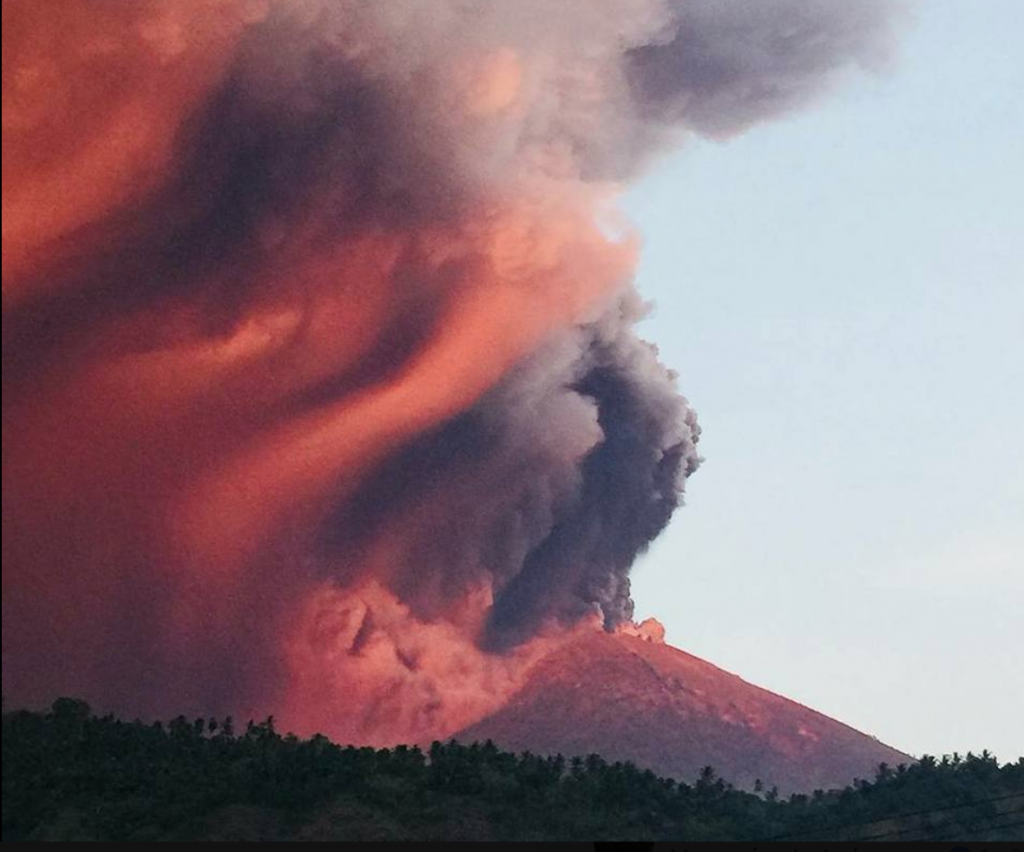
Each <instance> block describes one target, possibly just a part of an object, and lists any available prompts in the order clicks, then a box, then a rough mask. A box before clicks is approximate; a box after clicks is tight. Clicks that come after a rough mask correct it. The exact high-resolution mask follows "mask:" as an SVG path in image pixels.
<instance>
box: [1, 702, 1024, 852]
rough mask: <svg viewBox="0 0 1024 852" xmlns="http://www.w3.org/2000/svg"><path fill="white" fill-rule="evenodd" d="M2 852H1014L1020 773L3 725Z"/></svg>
mask: <svg viewBox="0 0 1024 852" xmlns="http://www.w3.org/2000/svg"><path fill="white" fill-rule="evenodd" d="M2 762H3V798H2V806H3V840H4V841H18V840H110V841H121V840H134V841H138V840H216V839H220V840H289V839H304V840H522V841H527V840H608V841H615V840H672V839H686V840H693V841H698V840H753V841H758V840H761V841H764V840H770V839H790V838H792V839H799V840H818V839H827V840H833V841H834V840H862V839H863V840H868V839H877V840H889V839H892V840H916V839H936V840H945V839H953V840H960V841H963V840H972V839H977V840H987V841H995V840H1011V839H1019V838H1020V837H1022V836H1024V828H1022V827H1021V826H1024V758H1022V759H1020V760H1018V761H1017V762H1016V763H1009V764H1005V765H1001V764H1000V763H999V761H998V760H996V758H995V757H994V756H993V755H991V754H989V753H987V752H985V753H983V754H981V755H973V754H969V755H966V756H960V755H950V756H946V757H943V758H941V759H936V758H933V757H925V758H922V759H921V760H919V761H917V762H916V763H913V764H911V765H909V766H897V767H889V766H885V765H882V766H880V767H878V771H877V773H876V774H875V777H874V778H872V779H864V780H858V781H856V782H854V783H853V784H851V785H850V786H849V787H847V788H845V789H842V790H832V791H821V790H819V791H816V792H815V793H813V794H812V795H793V796H789V797H785V798H784V797H782V796H780V795H779V794H778V791H777V790H775V789H773V788H772V787H771V786H770V783H769V782H770V779H769V780H767V781H766V782H765V783H759V784H758V785H757V786H756V788H755V790H754V791H744V790H737V789H734V788H733V787H732V786H731V785H730V784H728V783H727V782H726V781H724V780H723V779H721V778H719V777H718V776H717V775H716V773H715V771H714V770H713V769H712V768H711V767H707V768H705V769H704V771H703V772H701V774H700V775H699V777H698V778H696V779H688V780H687V781H685V782H683V781H676V780H672V779H668V778H660V777H658V776H656V775H655V774H654V773H653V772H650V771H648V770H643V769H640V768H638V767H636V766H634V765H633V764H631V763H621V762H615V763H610V762H607V761H605V760H603V759H602V758H601V757H599V756H597V755H591V756H589V757H586V758H579V757H573V758H564V757H562V756H540V755H535V754H530V753H523V754H511V753H509V752H506V751H503V750H501V749H500V748H498V747H497V746H495V745H494V744H493V743H491V742H485V743H472V744H462V743H457V742H448V743H441V742H435V743H434V744H433V745H432V746H430V748H429V749H421V748H418V747H416V746H398V747H395V748H391V749H374V748H368V747H363V748H357V747H353V746H339V745H336V744H334V743H332V742H330V741H329V740H328V739H327V738H326V737H323V736H314V737H312V738H310V739H300V738H298V737H296V736H294V735H291V734H285V735H282V734H281V733H279V732H278V731H277V729H276V726H275V724H274V720H273V718H269V719H266V720H264V721H263V722H260V723H255V722H248V723H246V724H245V725H244V726H241V727H239V726H236V724H235V722H234V720H232V719H230V718H228V719H186V718H184V717H178V718H177V719H174V720H172V721H171V722H169V723H166V724H163V723H159V722H158V723H153V724H147V723H143V722H138V721H134V722H125V721H121V720H119V719H116V718H114V717H113V716H104V717H97V716H95V715H93V713H92V712H91V710H90V708H89V706H88V705H87V704H85V703H84V702H82V701H77V700H74V699H60V700H59V701H57V702H55V703H54V705H53V706H52V708H51V709H50V710H49V711H48V712H29V711H24V710H21V711H16V712H11V713H7V712H5V713H4V715H3V752H2Z"/></svg>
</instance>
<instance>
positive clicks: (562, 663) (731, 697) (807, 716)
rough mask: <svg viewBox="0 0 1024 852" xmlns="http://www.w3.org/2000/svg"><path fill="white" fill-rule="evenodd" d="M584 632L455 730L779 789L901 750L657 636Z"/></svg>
mask: <svg viewBox="0 0 1024 852" xmlns="http://www.w3.org/2000/svg"><path fill="white" fill-rule="evenodd" d="M637 633H638V634H639V635H626V634H623V633H617V634H610V633H601V632H594V633H587V634H583V635H581V636H579V637H578V638H576V639H574V640H573V641H571V642H569V643H568V644H565V645H562V646H560V647H559V648H557V649H556V650H554V651H553V652H552V653H550V654H548V655H547V656H546V657H544V658H542V659H541V660H540V661H539V662H538V663H537V664H536V665H535V666H534V667H533V669H532V670H531V672H530V674H529V676H528V677H527V679H526V681H525V683H524V685H523V687H522V688H521V689H520V690H519V691H518V692H517V693H516V694H514V695H513V696H512V697H511V698H510V700H509V701H508V702H506V703H505V705H504V706H503V707H502V708H501V709H500V710H498V711H497V712H495V713H493V714H492V715H491V716H489V717H487V718H485V719H483V720H481V721H480V722H478V723H476V724H474V725H471V726H470V727H468V728H466V729H464V730H463V731H461V732H460V733H459V734H457V735H456V736H455V739H457V740H459V741H461V742H474V741H484V740H492V741H494V742H495V743H496V744H497V745H499V746H501V747H503V748H506V749H510V750H514V751H531V752H534V753H538V754H556V753H558V754H562V755H565V756H567V757H568V756H586V755H589V754H599V755H601V756H602V757H603V758H604V759H605V760H608V761H619V760H621V761H632V762H633V763H635V764H637V765H638V766H640V767H643V768H647V769H651V770H653V771H654V772H656V773H658V774H659V775H663V776H667V777H671V778H675V779H677V780H679V781H685V782H691V781H693V780H694V779H696V777H697V776H698V774H699V773H700V772H701V770H702V768H703V767H705V766H711V767H712V768H713V769H714V770H715V772H716V773H717V774H718V776H720V777H722V778H723V779H725V780H726V781H728V782H730V783H732V784H734V785H735V786H737V787H740V788H747V789H749V788H752V787H753V786H754V785H755V783H756V782H757V781H761V782H762V784H763V785H764V786H765V788H766V789H770V788H771V787H773V786H774V787H777V788H778V789H779V791H780V792H781V793H783V794H788V793H794V792H810V791H812V790H817V789H833V788H837V787H844V786H846V785H848V784H849V783H850V782H851V781H853V780H854V779H855V778H872V777H874V773H875V769H876V768H877V767H878V765H879V764H881V763H887V764H889V765H890V766H897V765H899V764H901V763H909V762H911V760H912V758H910V757H909V756H908V755H906V754H903V753H902V752H900V751H897V750H896V749H894V748H891V747H889V746H887V745H884V744H883V743H881V742H879V741H878V740H876V739H874V738H873V737H870V736H868V735H866V734H863V733H861V732H859V731H856V730H854V729H853V728H851V727H849V726H847V725H844V724H842V723H841V722H838V721H836V720H834V719H830V718H829V717H827V716H824V715H822V714H821V713H817V712H815V711H814V710H811V709H809V708H807V707H804V706H802V705H800V704H797V703H796V702H794V701H790V700H789V699H786V698H783V697H782V696H779V695H776V694H774V693H772V692H769V691H768V690H765V689H761V688H760V687H757V686H754V685H752V684H750V683H747V682H746V681H744V680H742V679H741V678H739V677H737V676H736V675H734V674H730V673H728V672H726V671H723V670H722V669H719V668H717V667H715V666H713V665H711V664H710V663H707V662H705V661H704V660H701V659H698V658H697V657H694V656H691V655H690V654H687V653H685V652H684V651H681V650H679V649H678V648H673V647H672V646H670V645H666V644H664V643H663V642H662V641H660V637H661V633H662V631H660V630H645V631H637Z"/></svg>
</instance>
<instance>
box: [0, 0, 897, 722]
mask: <svg viewBox="0 0 1024 852" xmlns="http://www.w3.org/2000/svg"><path fill="white" fill-rule="evenodd" d="M884 12H885V9H883V4H882V3H879V2H874V0H860V2H856V3H850V4H839V3H831V2H816V0H815V1H814V2H794V0H762V1H761V2H756V3H755V2H745V0H736V2H723V3H715V2H710V0H682V1H681V2H662V0H624V1H623V2H617V3H616V4H614V7H611V6H606V5H604V4H601V3H595V2H593V0H559V2H555V3H552V2H548V0H544V2H541V1H540V0H536V2H535V1H534V0H524V2H516V3H487V2H455V0H451V2H435V3H418V2H411V0H410V2H405V0H394V2H388V3H371V2H323V3H318V2H294V3H293V2H287V0H281V2H269V3H268V2H248V0H203V2H200V0H197V2H193V3H177V2H173V0H151V2H139V3H123V2H116V0H109V2H105V1H104V0H101V2H80V1H79V0H63V2H39V0H14V2H5V3H4V6H3V95H4V104H3V168H4V186H3V205H4V222H3V398H4V402H3V560H4V571H3V688H4V692H5V694H6V695H8V696H9V697H10V698H12V699H14V700H20V701H27V702H38V701H44V700H48V699H50V698H52V697H53V696H54V695H55V694H57V693H69V694H78V695H82V696H84V697H86V698H88V699H90V700H92V701H94V702H95V703H97V704H98V705H100V706H104V707H107V708H110V709H116V710H119V711H121V712H137V713H142V714H156V713H159V714H161V715H166V714H167V713H169V712H177V711H179V710H180V711H185V712H197V713H211V712H235V713H245V712H249V713H254V714H257V713H269V712H276V713H277V714H278V715H279V716H283V717H284V721H285V723H287V724H289V725H290V726H292V727H295V728H297V729H300V730H305V731H309V730H312V729H314V728H318V729H321V730H324V731H326V732H328V733H331V734H334V735H335V736H339V737H350V738H356V739H360V740H363V741H368V742H389V741H395V740H400V739H420V738H423V737H430V736H443V735H444V734H446V733H448V732H450V731H453V730H456V729H458V728H459V727H462V726H464V725H466V724H468V723H470V722H472V721H473V720H474V719H476V718H479V717H480V716H481V715H483V714H485V713H486V712H488V711H489V710H490V709H493V707H494V706H495V705H496V704H497V703H498V702H500V701H501V700H503V698H504V696H506V695H507V694H508V693H509V691H510V690H512V689H514V688H515V685H516V684H517V682H518V680H519V678H520V677H521V675H522V672H523V670H524V668H525V667H526V666H527V665H529V663H530V661H531V660H533V659H535V658H536V657H537V655H538V654H541V653H543V652H544V651H545V650H546V649H547V648H549V647H550V646H551V644H552V643H556V642H558V641H561V639H562V638H563V637H565V636H566V635H568V634H569V633H571V632H572V631H573V630H576V629H593V627H594V626H596V625H598V624H600V625H603V626H604V628H606V629H613V628H615V627H616V626H618V625H620V624H621V623H623V622H626V621H628V620H629V619H630V618H631V615H632V611H631V602H630V597H629V578H628V572H629V567H630V564H631V563H632V561H633V559H634V558H635V556H636V555H637V554H638V553H639V552H640V551H642V550H643V548H644V547H646V546H647V544H648V543H649V542H650V541H651V540H652V539H653V538H654V536H656V535H657V534H658V532H659V531H660V530H661V529H662V528H663V527H664V525H665V524H666V523H667V522H668V520H669V518H670V516H671V514H672V512H673V510H674V509H675V508H676V507H677V505H678V504H679V502H680V499H681V494H682V491H683V484H684V481H685V478H686V477H687V476H688V475H689V474H691V473H692V472H693V471H694V470H695V469H696V468H697V465H698V462H699V459H698V456H697V451H696V443H697V439H698V436H699V429H698V427H697V423H696V419H695V416H694V414H693V412H692V410H691V409H690V408H689V407H688V405H687V403H686V401H685V399H684V398H683V397H682V396H680V394H679V392H678V390H677V388H676V385H675V377H674V376H673V374H672V373H670V372H669V371H668V370H666V369H665V368H664V367H663V366H662V365H661V364H660V363H659V361H658V358H657V353H656V351H655V350H654V349H653V347H651V346H650V345H648V344H646V343H644V342H642V341H640V340H639V339H638V338H637V336H636V334H635V331H634V324H635V323H636V321H637V319H638V318H639V317H640V315H641V313H642V305H641V303H640V300H639V298H638V296H637V295H636V293H635V291H634V290H633V288H632V284H631V270H632V267H633V263H634V257H635V251H636V245H635V240H634V239H633V238H632V237H629V236H627V237H625V238H616V237H611V236H609V234H610V233H612V232H616V231H618V232H621V231H622V227H621V223H620V222H618V221H617V220H616V218H615V212H614V201H615V197H616V194H617V192H618V191H619V190H620V189H621V186H622V184H623V182H624V181H625V180H627V179H628V178H629V177H631V176H632V175H634V174H635V173H636V172H637V171H638V170H640V169H641V168H642V167H643V166H644V165H645V163H646V162H647V161H648V159H649V157H650V156H652V155H653V154H655V153H656V152H657V151H658V150H660V149H662V148H664V147H665V146H667V145H669V144H672V143H673V142H674V141H677V140H678V139H679V138H680V137H681V136H684V135H685V134H686V133H693V132H695V133H701V134H705V135H710V136H714V137H720V136H727V135H729V134H734V133H738V132H741V131H743V130H744V129H746V128H747V127H749V126H750V125H752V124H754V123H756V122H758V121H761V120H764V119H768V118H771V117H774V116H776V115H779V114H781V113H783V112H785V111H787V110H789V109H791V108H794V107H797V106H800V105H802V104H803V103H804V102H805V101H807V100H808V99H809V98H810V97H811V96H813V95H815V94H817V93H818V92H819V91H821V90H822V89H823V88H825V87H826V86H827V85H828V84H829V83H830V82H832V81H833V80H834V79H835V78H836V77H838V76H839V75H840V74H841V73H843V71H844V70H845V69H847V68H849V67H851V66H855V65H858V64H859V65H870V64H872V63H875V62H877V61H878V60H879V58H880V57H882V56H884V53H885V50H886V47H887V42H888V38H889V29H890V27H889V24H888V17H887V15H886V14H883V13H884Z"/></svg>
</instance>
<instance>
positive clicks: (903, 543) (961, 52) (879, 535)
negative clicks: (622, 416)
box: [627, 0, 1024, 760]
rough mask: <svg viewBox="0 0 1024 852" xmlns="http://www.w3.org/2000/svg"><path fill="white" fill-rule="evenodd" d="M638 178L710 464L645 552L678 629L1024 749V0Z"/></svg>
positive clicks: (939, 4) (866, 712) (755, 661)
mask: <svg viewBox="0 0 1024 852" xmlns="http://www.w3.org/2000/svg"><path fill="white" fill-rule="evenodd" d="M915 9H916V14H915V18H916V22H915V24H914V25H913V26H912V27H911V28H910V29H909V31H908V32H907V33H906V35H905V36H904V38H903V39H902V48H901V51H900V55H899V57H898V59H897V61H896V62H895V64H894V67H893V68H891V69H890V70H889V71H888V72H887V73H886V74H884V75H882V76H879V77H863V76H862V77H857V78H854V79H851V80H850V81H849V82H847V83H846V84H845V85H844V86H843V87H842V88H841V89H840V90H839V91H837V92H835V93H833V95H832V96H831V97H830V98H828V99H826V100H825V101H824V102H823V103H821V104H819V105H818V106H817V107H816V108H814V109H811V110H809V111H807V112H805V113H802V114H800V115H797V116H794V117H791V118H789V119H788V120H784V121H781V122H777V123H775V124H772V125H769V126H765V127H761V128H757V129H755V130H754V131H752V132H750V133H748V134H747V135H746V136H744V137H742V138H739V139H736V140H733V141H732V142H729V143H728V144H724V145H722V144H715V143H710V142H701V141H694V142H692V143H691V144H690V145H689V147H687V148H685V149H684V150H682V151H681V152H680V153H678V154H677V155H674V156H673V157H672V158H670V159H669V160H667V161H665V162H663V163H662V164H661V165H660V166H659V167H658V168H657V169H656V170H655V171H654V172H652V174H651V175H650V176H649V177H648V178H647V179H646V180H645V181H643V182H642V183H641V184H640V185H639V186H638V187H637V188H636V189H635V190H634V191H633V192H631V194H630V196H629V199H628V203H627V209H628V212H629V213H630V215H631V217H632V218H633V220H634V222H635V223H636V225H637V227H638V229H639V230H640V232H641V233H642V234H643V236H644V238H645V240H646V245H645V249H644V255H643V260H642V264H641V270H640V288H641V290H642V291H643V293H644V294H645V296H647V297H648V298H651V299H653V300H654V301H655V302H656V303H657V308H656V311H655V314H654V316H653V317H652V318H651V319H650V320H647V321H646V322H645V323H644V325H643V333H644V334H645V336H647V337H649V338H650V339H652V340H653V341H655V342H656V343H657V344H658V345H659V347H660V349H661V352H662V357H663V359H664V360H665V361H666V362H667V363H668V364H669V365H671V366H672V367H674V368H675V369H677V370H678V372H679V374H680V386H681V388H682V390H683V391H684V392H685V393H686V395H687V396H688V397H689V398H690V400H691V402H692V403H693V405H694V406H695V407H696V409H697V410H698V412H699V414H700V418H701V423H702V425H703V427H704V436H703V439H702V445H701V446H702V450H703V454H704V455H705V456H706V458H707V461H706V464H705V466H704V467H703V468H702V469H701V470H700V471H699V472H698V473H697V475H696V476H694V478H693V479H692V480H691V481H690V485H689V492H688V497H687V503H688V505H687V507H686V508H685V509H683V510H681V511H680V512H679V513H678V514H677V515H676V517H675V519H674V521H673V522H672V525H671V527H670V528H669V530H668V531H667V532H666V533H665V534H664V536H663V537H662V538H661V539H660V540H659V541H658V542H657V543H656V544H655V546H654V547H653V548H652V550H651V552H650V554H649V555H647V556H646V557H645V558H644V559H643V560H641V562H640V564H639V565H638V567H637V569H636V571H635V572H634V578H635V586H634V591H635V598H636V600H637V614H638V616H641V617H643V616H647V615H656V616H657V617H658V618H660V619H661V620H662V621H663V622H664V623H665V625H666V627H667V629H668V638H669V641H670V642H672V643H673V644H676V645H679V646H680V647H682V648H684V649H687V650H689V651H691V652H693V653H695V654H698V655H699V656H702V657H705V658H706V659H708V660H710V661H712V662H714V663H716V664H718V665H720V666H722V667H723V668H726V669H729V670H730V671H734V672H736V673H737V674H740V675H741V676H743V677H744V678H746V679H747V680H750V681H752V682H754V683H757V684H759V685H762V686H765V687H768V688H769V689H772V690H774V691H776V692H781V693H783V694H785V695H787V696H789V697H791V698H794V699H796V700H798V701H800V702H802V703H805V704H808V705H810V706H812V707H814V708H815V709H818V710H821V711H823V712H825V713H827V714H829V715H832V716H834V717H836V718H838V719H841V720H843V721H846V722H848V723H850V724H853V725H855V726H856V727H859V728H860V729H861V730H864V731H866V732H868V733H871V734H874V735H876V736H878V737H879V738H880V739H882V740H885V741H886V742H889V743H891V744H892V745H895V746H897V747H901V748H903V749H905V750H908V751H910V752H912V753H914V754H921V753H926V752H927V753H943V752H951V751H954V750H959V751H961V752H965V751H967V750H969V749H973V750H976V751H977V750H981V749H983V748H989V749H992V750H994V751H996V753H997V754H998V755H999V756H1000V757H1001V758H1002V759H1004V760H1005V759H1011V758H1012V759H1015V758H1017V757H1019V756H1021V755H1022V754H1024V724H1021V722H1020V718H1021V717H1024V452H1022V449H1021V446H1022V442H1024V343H1022V342H1021V337H1022V334H1024V331H1022V330H1024V98H1022V91H1021V90H1022V85H1024V59H1022V56H1024V47H1022V45H1024V2H1020V0H927V2H921V3H918V4H917V6H916V7H915Z"/></svg>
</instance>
